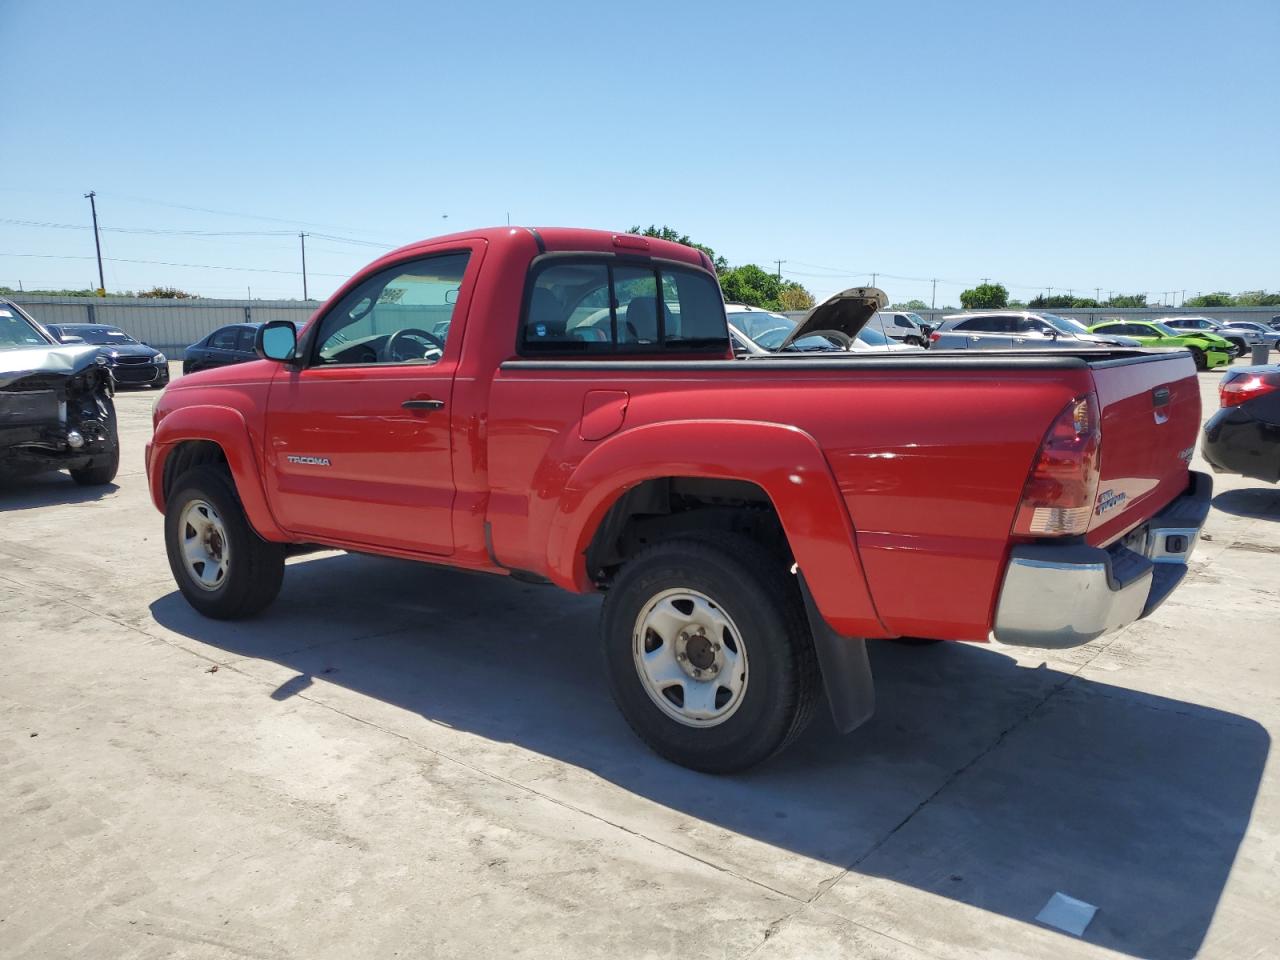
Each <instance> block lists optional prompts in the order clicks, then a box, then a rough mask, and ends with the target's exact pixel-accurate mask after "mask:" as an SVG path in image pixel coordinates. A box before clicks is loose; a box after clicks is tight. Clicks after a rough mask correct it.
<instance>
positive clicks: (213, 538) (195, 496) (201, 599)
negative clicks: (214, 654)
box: [164, 464, 285, 620]
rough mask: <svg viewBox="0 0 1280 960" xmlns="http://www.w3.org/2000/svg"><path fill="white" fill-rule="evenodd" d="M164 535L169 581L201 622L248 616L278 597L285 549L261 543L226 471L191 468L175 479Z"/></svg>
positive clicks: (279, 545)
mask: <svg viewBox="0 0 1280 960" xmlns="http://www.w3.org/2000/svg"><path fill="white" fill-rule="evenodd" d="M164 533H165V548H166V552H167V553H168V555H169V569H170V570H172V571H173V579H174V580H175V581H176V582H177V584H178V589H179V590H181V591H182V595H183V596H184V597H186V598H187V602H188V603H190V604H191V606H193V607H195V608H196V610H198V611H200V612H201V613H203V614H204V615H205V616H206V617H213V618H214V619H217V620H233V619H237V618H239V617H248V616H252V615H253V614H255V613H258V612H259V611H261V610H264V609H265V608H266V607H267V606H268V605H269V604H270V603H271V601H272V600H274V599H275V598H276V595H277V594H278V593H279V592H280V585H281V582H282V581H283V579H284V556H285V548H284V545H283V544H279V543H269V542H267V541H266V540H263V539H262V538H261V537H259V536H258V534H257V533H255V532H254V530H253V528H252V527H250V526H249V521H248V518H246V517H245V514H244V508H243V507H241V505H240V499H239V497H237V496H236V492H235V487H234V485H233V484H232V482H231V477H230V475H229V474H228V473H227V471H226V468H225V467H221V466H215V465H208V464H207V465H204V466H199V467H193V468H192V469H191V470H188V471H187V472H186V473H184V474H183V475H182V476H181V477H179V478H178V480H177V482H176V483H175V484H174V487H173V493H172V494H171V495H170V497H169V499H168V504H167V506H166V508H165V518H164Z"/></svg>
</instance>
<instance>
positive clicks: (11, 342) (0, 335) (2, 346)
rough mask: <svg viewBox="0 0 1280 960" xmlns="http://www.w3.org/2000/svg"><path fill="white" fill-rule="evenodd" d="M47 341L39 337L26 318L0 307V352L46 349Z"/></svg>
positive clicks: (38, 332)
mask: <svg viewBox="0 0 1280 960" xmlns="http://www.w3.org/2000/svg"><path fill="white" fill-rule="evenodd" d="M48 345H49V341H48V340H46V339H45V338H44V337H43V336H41V334H40V331H39V330H37V329H36V328H35V326H34V325H32V324H30V323H28V322H27V318H26V317H24V316H22V315H21V314H18V313H15V312H14V311H12V310H10V309H9V308H8V307H0V350H24V349H26V348H28V347H47V346H48Z"/></svg>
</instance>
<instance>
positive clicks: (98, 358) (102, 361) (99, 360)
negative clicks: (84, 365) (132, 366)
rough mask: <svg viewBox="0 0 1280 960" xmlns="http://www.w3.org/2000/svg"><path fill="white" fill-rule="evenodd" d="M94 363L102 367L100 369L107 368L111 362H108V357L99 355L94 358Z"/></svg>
mask: <svg viewBox="0 0 1280 960" xmlns="http://www.w3.org/2000/svg"><path fill="white" fill-rule="evenodd" d="M93 362H94V363H96V364H97V365H98V366H100V367H105V366H107V365H108V364H109V363H111V361H110V360H108V359H107V358H106V357H104V356H103V355H102V354H98V355H97V356H96V357H94V358H93Z"/></svg>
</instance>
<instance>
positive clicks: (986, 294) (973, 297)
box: [960, 283, 1009, 310]
mask: <svg viewBox="0 0 1280 960" xmlns="http://www.w3.org/2000/svg"><path fill="white" fill-rule="evenodd" d="M960 303H961V305H962V306H963V307H964V308H965V309H966V310H977V309H983V308H987V309H989V308H992V307H994V308H997V309H999V308H1000V307H1004V306H1007V305H1008V303H1009V291H1008V290H1006V289H1005V288H1004V284H1002V283H980V284H978V285H977V286H976V287H974V288H973V289H972V290H966V291H964V292H963V293H961V294H960Z"/></svg>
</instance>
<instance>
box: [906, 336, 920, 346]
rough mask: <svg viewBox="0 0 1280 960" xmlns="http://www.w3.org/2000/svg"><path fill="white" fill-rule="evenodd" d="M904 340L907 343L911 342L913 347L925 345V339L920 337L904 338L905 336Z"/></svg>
mask: <svg viewBox="0 0 1280 960" xmlns="http://www.w3.org/2000/svg"><path fill="white" fill-rule="evenodd" d="M902 342H903V343H906V344H910V345H911V346H913V347H923V346H924V341H923V340H921V339H920V338H919V337H904V338H903V340H902Z"/></svg>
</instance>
